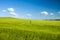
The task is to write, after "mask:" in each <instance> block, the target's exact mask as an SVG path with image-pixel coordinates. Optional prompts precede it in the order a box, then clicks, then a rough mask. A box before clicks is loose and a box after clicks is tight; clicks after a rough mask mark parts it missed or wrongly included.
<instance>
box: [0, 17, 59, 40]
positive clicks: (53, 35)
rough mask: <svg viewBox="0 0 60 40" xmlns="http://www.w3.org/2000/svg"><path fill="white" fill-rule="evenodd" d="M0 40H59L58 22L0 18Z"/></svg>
mask: <svg viewBox="0 0 60 40" xmlns="http://www.w3.org/2000/svg"><path fill="white" fill-rule="evenodd" d="M0 40H60V21H54V20H53V21H49V20H47V21H46V20H31V23H30V20H26V19H18V18H9V17H7V18H6V17H5V18H0Z"/></svg>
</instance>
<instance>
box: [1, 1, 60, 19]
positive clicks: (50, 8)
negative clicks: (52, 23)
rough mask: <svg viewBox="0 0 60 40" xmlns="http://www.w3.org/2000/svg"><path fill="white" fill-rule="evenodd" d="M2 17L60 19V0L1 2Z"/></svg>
mask: <svg viewBox="0 0 60 40" xmlns="http://www.w3.org/2000/svg"><path fill="white" fill-rule="evenodd" d="M0 17H16V18H23V19H60V0H0Z"/></svg>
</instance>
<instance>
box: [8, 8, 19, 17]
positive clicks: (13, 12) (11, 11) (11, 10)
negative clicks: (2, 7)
mask: <svg viewBox="0 0 60 40" xmlns="http://www.w3.org/2000/svg"><path fill="white" fill-rule="evenodd" d="M7 10H8V12H9V13H10V14H11V15H12V16H15V17H17V16H18V15H17V14H16V13H15V11H14V8H8V9H7Z"/></svg>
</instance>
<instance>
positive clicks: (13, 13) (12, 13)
mask: <svg viewBox="0 0 60 40" xmlns="http://www.w3.org/2000/svg"><path fill="white" fill-rule="evenodd" d="M10 14H11V15H13V16H18V15H17V14H16V13H15V12H10Z"/></svg>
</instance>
